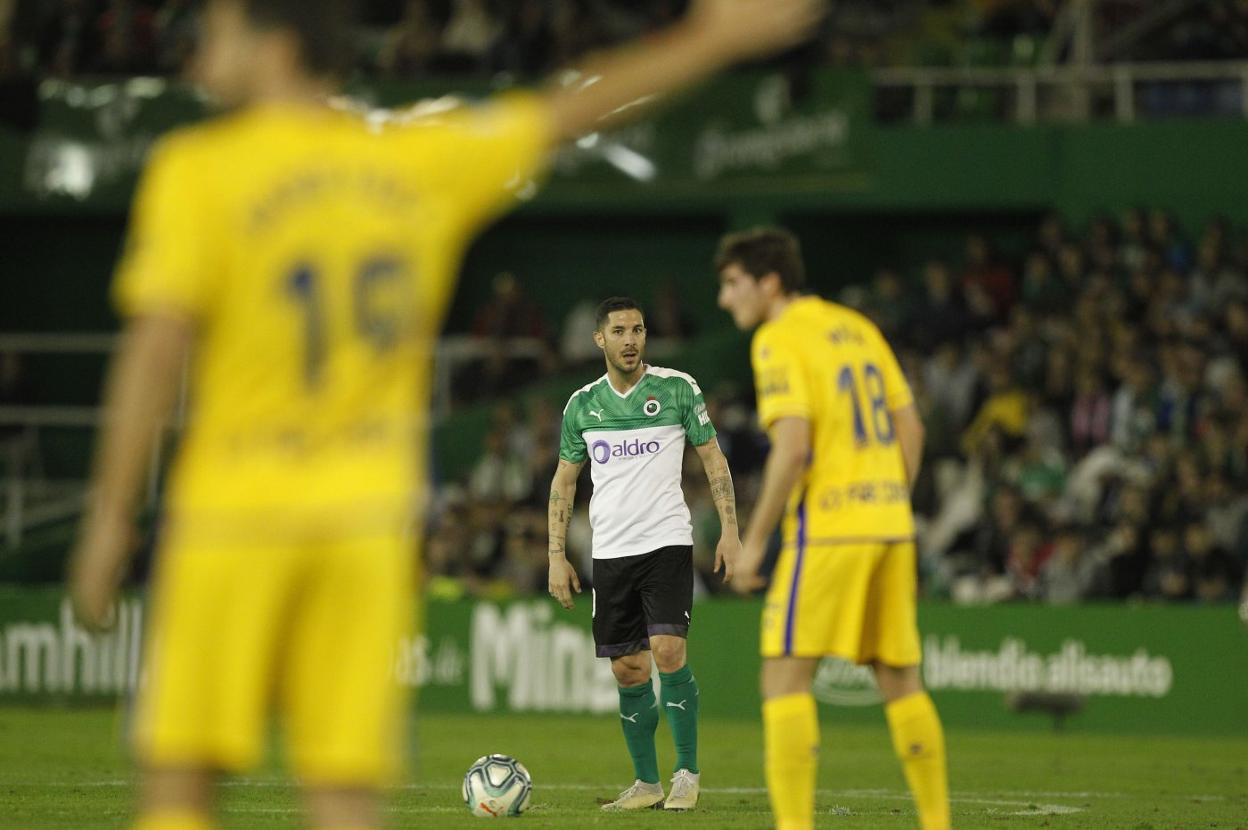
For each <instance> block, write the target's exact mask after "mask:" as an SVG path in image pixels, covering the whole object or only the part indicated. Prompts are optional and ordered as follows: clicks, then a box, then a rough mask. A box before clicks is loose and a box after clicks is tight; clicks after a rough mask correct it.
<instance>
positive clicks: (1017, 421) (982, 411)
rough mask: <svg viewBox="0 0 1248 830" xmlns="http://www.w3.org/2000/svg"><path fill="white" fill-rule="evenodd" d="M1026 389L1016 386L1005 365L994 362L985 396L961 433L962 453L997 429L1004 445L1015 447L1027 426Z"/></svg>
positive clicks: (974, 448)
mask: <svg viewBox="0 0 1248 830" xmlns="http://www.w3.org/2000/svg"><path fill="white" fill-rule="evenodd" d="M1028 410H1029V404H1028V399H1027V393H1026V392H1024V391H1023V390H1022V389H1020V388H1019V387H1018V384H1016V383H1015V382H1014V378H1013V377H1012V376H1011V374H1010V369H1009V366H1008V365H1006V364H1005V363H1003V362H1001V361H997V362H995V363H994V364H993V365H992V367H991V368H990V369H989V371H988V398H987V400H985V401H984V403H983V405H982V406H980V408H979V411H978V412H976V413H975V419H974V420H973V421H971V425H970V426H968V427H967V428H966V432H965V433H963V435H962V446H963V449H964V450H965V451H966V453H967V454H968V455H969V454H973V453H974V452H975V451H976V449H977V448H978V447H979V445H980V443H981V442H982V441H983V440H984V439H985V438H986V437H987V435H988V433H989V432H991V431H996V432H998V433H1000V435H1001V437H1002V438H1003V439H1004V440H1005V442H1006V445H1007V449H1009V448H1012V447H1015V446H1017V445H1018V442H1019V441H1020V440H1021V439H1022V437H1023V432H1024V431H1025V430H1026V428H1027V415H1028Z"/></svg>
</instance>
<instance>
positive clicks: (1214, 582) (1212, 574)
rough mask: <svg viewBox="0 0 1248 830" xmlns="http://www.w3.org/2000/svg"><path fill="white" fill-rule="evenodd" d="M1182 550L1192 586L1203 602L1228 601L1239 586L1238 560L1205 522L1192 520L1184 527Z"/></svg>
mask: <svg viewBox="0 0 1248 830" xmlns="http://www.w3.org/2000/svg"><path fill="white" fill-rule="evenodd" d="M1183 553H1184V554H1185V555H1186V556H1187V559H1188V561H1189V562H1190V563H1191V574H1192V587H1193V594H1194V595H1195V598H1196V599H1198V600H1200V601H1201V602H1229V601H1231V600H1232V599H1234V597H1235V589H1236V587H1237V586H1238V585H1239V582H1240V579H1239V573H1238V568H1237V563H1236V562H1235V561H1234V560H1233V559H1232V558H1231V556H1230V554H1228V553H1227V552H1226V551H1225V550H1224V549H1222V548H1220V547H1217V546H1216V545H1215V544H1214V541H1213V535H1212V534H1211V533H1210V532H1209V528H1208V527H1207V526H1206V525H1205V523H1204V522H1203V521H1199V520H1197V521H1193V522H1191V523H1189V524H1188V525H1187V527H1185V528H1184V529H1183Z"/></svg>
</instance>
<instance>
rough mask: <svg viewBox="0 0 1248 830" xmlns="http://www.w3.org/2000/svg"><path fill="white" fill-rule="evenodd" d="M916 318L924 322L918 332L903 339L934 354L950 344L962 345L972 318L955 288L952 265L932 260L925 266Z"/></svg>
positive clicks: (915, 331) (907, 333)
mask: <svg viewBox="0 0 1248 830" xmlns="http://www.w3.org/2000/svg"><path fill="white" fill-rule="evenodd" d="M913 319H914V320H916V321H921V323H922V324H921V325H918V326H915V327H914V331H910V332H903V336H902V340H903V342H904V341H912V342H913V344H914V345H915V346H917V347H918V348H920V349H922V350H923V351H927V352H931V351H933V350H934V349H935V348H936V347H937V346H941V345H944V344H946V343H958V342H961V340H962V339H963V338H964V337H965V336H966V335H967V334H968V333H969V332H970V329H971V319H970V315H969V313H968V312H967V310H966V304H965V303H964V302H963V299H962V292H961V290H960V289H959V288H958V287H957V286H955V285H954V282H953V277H952V275H951V274H950V273H949V266H948V265H946V264H945V263H944V262H942V261H940V260H930V261H929V262H928V263H927V264H926V265H925V266H924V267H923V298H922V299H921V300H920V301H919V303H918V306H917V307H916V308H915V310H914V314H913Z"/></svg>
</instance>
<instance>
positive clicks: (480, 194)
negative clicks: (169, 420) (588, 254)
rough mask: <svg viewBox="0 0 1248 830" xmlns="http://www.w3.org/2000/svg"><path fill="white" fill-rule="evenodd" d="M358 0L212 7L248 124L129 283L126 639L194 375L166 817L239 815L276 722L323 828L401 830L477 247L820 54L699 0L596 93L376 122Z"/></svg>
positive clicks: (80, 562) (190, 142) (161, 762)
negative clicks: (558, 167)
mask: <svg viewBox="0 0 1248 830" xmlns="http://www.w3.org/2000/svg"><path fill="white" fill-rule="evenodd" d="M349 5H350V4H349V3H348V2H346V0H210V2H208V3H207V5H206V10H205V13H204V23H203V26H202V34H203V37H202V44H201V48H200V54H199V56H198V58H197V61H196V63H197V65H196V74H197V75H198V77H199V79H200V81H201V82H202V83H203V85H204V86H205V87H206V88H207V89H208V90H209V91H210V92H212V93H213V94H215V95H216V96H217V97H218V98H219V99H221V100H222V102H223V103H225V104H227V105H232V106H234V107H235V108H236V109H235V111H234V112H233V113H232V114H230V115H227V116H224V117H222V118H219V119H217V120H213V121H210V122H207V123H205V124H203V125H201V126H197V127H194V128H191V129H187V130H184V131H180V132H178V133H176V134H174V135H172V136H171V137H169V138H167V139H165V140H164V141H162V142H161V143H160V144H159V145H158V146H157V148H156V149H155V150H154V152H153V155H152V157H151V159H150V162H149V164H148V168H147V171H146V173H145V175H144V177H143V181H142V183H141V186H140V190H139V194H138V197H137V200H136V203H135V209H134V216H133V221H132V226H131V238H130V240H129V244H128V247H127V250H126V254H125V257H124V259H123V262H122V264H121V267H120V270H119V273H118V277H117V282H116V300H117V304H118V307H119V309H120V311H121V313H122V315H123V317H124V318H125V320H126V329H125V333H124V335H123V338H122V345H121V348H120V350H119V353H118V355H117V358H116V360H115V362H114V365H113V367H112V370H111V372H110V380H109V387H108V391H107V401H106V416H105V427H104V431H103V435H102V437H101V440H100V445H99V451H98V458H97V464H96V470H95V473H94V478H93V487H92V496H91V504H90V509H89V511H88V514H87V517H86V520H85V522H84V525H83V530H82V534H81V538H80V540H79V543H78V546H77V548H76V550H75V552H74V555H73V558H72V564H71V575H70V577H71V578H70V581H71V590H72V594H73V598H74V601H75V605H76V607H77V610H78V613H79V615H80V616H81V617H82V618H83V619H84V620H85V621H87V622H88V623H92V624H97V625H98V624H102V623H104V622H105V621H106V620H107V618H108V613H109V609H110V607H111V605H112V602H113V600H114V598H115V596H116V591H117V588H118V586H119V584H120V582H121V580H122V578H123V575H124V571H125V564H126V562H127V559H128V556H129V553H130V547H131V546H130V540H131V536H132V534H133V521H134V515H135V512H136V508H137V502H138V498H139V493H140V491H141V486H142V482H143V480H144V477H145V470H146V468H147V464H148V462H149V459H150V456H151V451H152V444H153V442H154V437H155V435H156V434H157V432H158V429H159V427H160V425H161V424H162V423H163V421H164V419H165V418H166V417H167V415H168V412H169V410H170V408H171V405H172V401H173V399H174V397H175V395H176V391H177V389H178V386H179V383H178V380H179V377H180V375H181V371H182V368H183V366H186V365H189V367H190V378H191V379H190V388H189V392H190V395H189V397H190V401H191V418H190V420H189V423H188V425H187V429H186V433H185V435H184V437H183V441H182V444H181V447H180V448H179V452H178V456H177V459H176V462H175V464H174V467H173V470H172V473H171V478H170V483H169V489H168V494H167V500H166V510H165V513H166V522H165V529H164V534H163V536H162V539H161V540H160V551H159V556H158V560H157V567H156V577H155V584H154V588H153V607H152V614H151V625H150V631H149V636H148V640H147V647H146V655H145V661H146V662H145V672H144V677H145V681H144V685H143V688H142V691H141V694H140V699H139V701H138V706H137V711H136V716H135V727H134V744H135V751H136V755H137V759H138V761H139V763H140V764H141V766H142V767H143V778H142V790H143V791H142V794H141V798H140V805H139V810H138V813H139V817H138V824H137V826H138V827H139V828H142V830H201V829H202V828H207V827H211V826H212V803H213V791H214V784H215V778H216V776H217V775H218V774H219V773H221V772H232V771H239V770H243V769H246V768H247V767H249V766H251V765H253V764H255V763H256V762H257V761H258V760H259V758H260V756H261V751H262V748H263V744H264V738H265V735H266V734H267V721H268V716H269V714H270V712H271V711H272V710H274V709H276V710H277V711H278V712H279V713H280V715H281V723H282V726H283V727H284V732H285V738H286V743H287V748H288V752H287V757H288V759H289V761H290V763H291V765H292V766H293V768H294V770H295V771H296V772H297V773H298V776H299V778H300V780H301V781H302V782H304V783H305V784H306V785H307V787H308V798H307V804H308V806H309V809H310V812H311V824H312V826H314V827H320V828H342V829H343V830H345V828H352V830H363V828H373V827H376V826H378V814H379V810H378V798H377V792H378V788H379V786H380V785H382V784H383V783H385V782H386V781H388V780H391V779H392V777H393V775H394V774H395V771H396V767H397V761H398V755H399V753H398V749H399V748H400V744H401V742H402V740H403V735H404V731H403V729H402V728H401V718H400V715H401V713H402V711H403V709H404V699H403V696H402V695H401V693H400V690H399V688H398V686H397V684H396V682H395V680H394V678H393V675H392V667H393V664H394V656H395V648H396V645H397V643H398V640H399V638H400V637H401V636H402V634H403V633H404V632H405V631H407V630H408V628H409V626H410V624H411V619H412V616H413V613H412V607H411V606H412V597H413V596H414V594H415V578H414V571H415V568H414V560H415V551H414V545H413V541H412V539H411V536H412V530H413V529H416V530H418V529H419V528H418V527H416V524H415V517H416V516H417V515H418V514H419V512H420V508H421V504H422V498H421V496H422V492H421V489H422V488H421V476H422V472H423V469H424V463H425V458H424V456H425V442H426V440H427V438H426V435H427V431H428V423H427V417H428V405H427V404H428V397H429V374H430V370H431V366H430V362H431V356H432V351H433V343H434V338H435V337H436V335H437V331H438V327H439V324H440V322H441V319H442V316H443V313H444V311H445V308H446V306H447V303H448V301H449V298H450V296H451V293H452V286H453V280H454V275H455V272H456V269H457V267H458V264H459V261H460V258H461V256H462V254H463V252H464V249H465V248H466V247H467V245H468V244H469V242H470V241H471V240H472V238H473V235H474V234H475V233H476V232H477V231H478V230H479V229H480V228H481V227H482V225H483V224H485V223H486V222H487V221H488V220H489V219H490V218H491V217H493V216H494V215H495V214H497V213H498V212H500V211H501V210H502V209H504V208H505V207H506V206H507V205H508V203H509V202H510V201H511V199H512V197H511V192H512V190H514V188H516V187H523V186H527V185H529V184H530V183H531V182H532V180H533V178H534V177H535V176H537V175H538V174H539V173H540V169H541V167H542V166H543V161H544V159H545V157H546V155H547V152H548V150H550V149H551V148H552V146H553V145H554V144H555V143H557V142H558V141H561V140H565V139H567V138H570V137H574V136H577V135H581V134H584V133H586V132H590V131H592V130H594V129H599V128H603V127H610V126H612V124H613V123H616V122H618V121H620V120H622V119H623V118H624V117H625V116H623V115H621V113H630V112H636V111H637V108H636V107H634V106H632V104H634V103H635V102H636V101H638V100H639V99H642V98H645V97H647V96H652V95H656V94H663V93H666V92H670V91H673V90H674V89H676V88H678V87H680V86H683V85H685V84H688V83H690V82H693V81H696V80H698V79H700V78H702V77H704V76H706V75H708V74H710V73H711V72H713V71H715V70H717V69H719V68H720V67H722V66H724V65H726V64H728V63H730V62H733V61H735V60H737V59H739V58H748V57H753V56H756V55H760V54H766V53H768V52H770V51H773V50H775V49H779V48H783V47H785V46H788V45H790V44H792V43H793V42H794V41H796V40H798V39H800V38H801V37H802V36H803V35H804V34H805V33H806V32H807V31H808V30H809V28H810V26H811V25H812V24H813V22H814V21H815V19H816V16H817V14H816V9H815V6H816V4H815V3H814V2H813V0H765V1H764V0H698V2H695V3H694V4H693V5H692V6H691V11H690V16H689V18H688V19H687V20H684V21H682V22H681V23H680V24H678V25H676V26H674V27H673V28H672V29H671V30H670V31H669V32H667V33H665V34H663V35H662V36H660V37H658V38H655V39H653V40H651V41H649V42H648V43H647V44H646V45H644V46H638V47H631V48H625V49H623V50H621V51H619V52H617V53H613V54H607V55H603V56H600V57H598V58H596V59H595V60H594V61H591V62H590V64H589V65H587V66H586V67H585V68H584V77H585V78H586V79H587V80H586V82H585V83H583V84H581V85H579V86H577V85H574V86H571V87H560V88H558V89H554V90H552V91H550V92H547V93H545V94H541V95H519V94H517V95H514V96H510V97H505V98H501V99H498V100H496V101H495V102H493V103H490V104H487V105H484V106H481V107H478V108H473V109H467V108H458V109H452V110H449V111H447V110H444V111H441V112H439V113H431V114H426V115H424V116H417V117H412V118H410V119H408V121H407V122H406V123H390V124H380V125H379V124H377V123H375V122H372V121H370V120H366V119H364V118H360V117H357V116H353V115H348V114H345V113H341V112H336V111H334V110H332V109H330V108H329V107H328V106H327V105H326V101H327V100H328V99H329V96H330V95H331V94H332V92H333V91H334V87H335V84H334V77H335V74H336V70H337V68H338V67H340V66H341V65H342V60H341V59H342V58H343V57H344V55H345V54H346V52H347V49H346V48H345V45H346V44H347V43H349V41H350V39H351V37H352V28H351V19H350V15H349V14H348V7H349Z"/></svg>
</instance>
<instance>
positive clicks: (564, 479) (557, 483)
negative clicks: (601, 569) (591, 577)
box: [547, 459, 584, 556]
mask: <svg viewBox="0 0 1248 830" xmlns="http://www.w3.org/2000/svg"><path fill="white" fill-rule="evenodd" d="M583 465H584V463H583V462H582V463H580V464H573V463H572V462H570V461H564V460H563V459H559V466H558V468H557V469H556V470H555V478H554V480H553V481H551V483H550V503H549V506H548V508H547V526H548V529H549V533H550V541H549V543H548V545H547V552H548V553H549V554H550V555H551V556H566V555H567V542H568V525H570V524H571V523H572V503H573V501H574V500H575V498H576V479H577V476H579V475H580V472H581V467H582V466H583Z"/></svg>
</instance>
